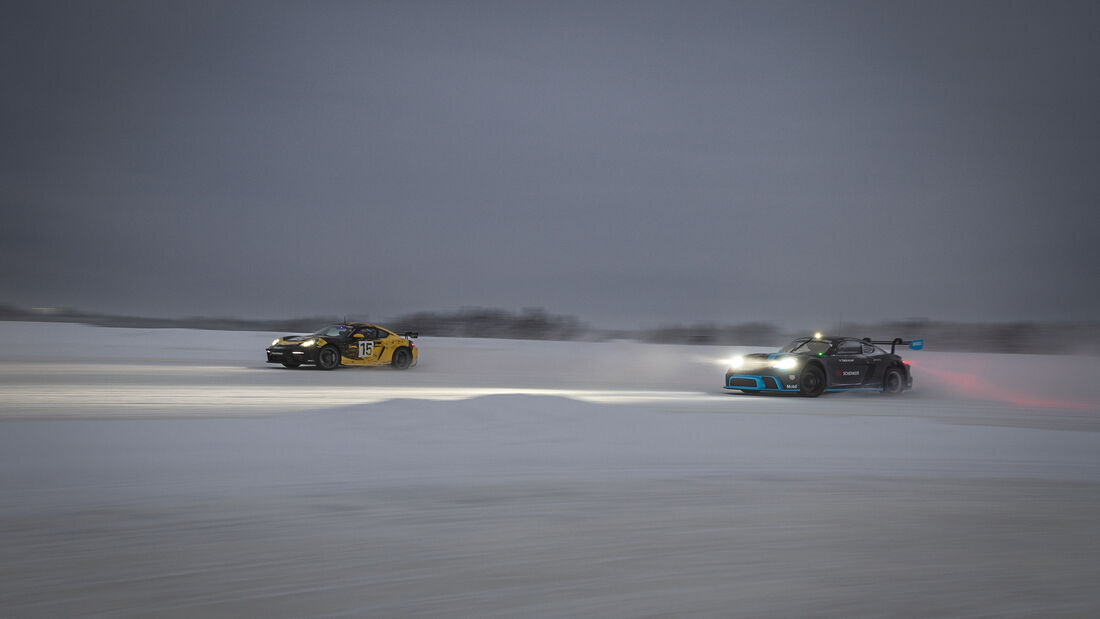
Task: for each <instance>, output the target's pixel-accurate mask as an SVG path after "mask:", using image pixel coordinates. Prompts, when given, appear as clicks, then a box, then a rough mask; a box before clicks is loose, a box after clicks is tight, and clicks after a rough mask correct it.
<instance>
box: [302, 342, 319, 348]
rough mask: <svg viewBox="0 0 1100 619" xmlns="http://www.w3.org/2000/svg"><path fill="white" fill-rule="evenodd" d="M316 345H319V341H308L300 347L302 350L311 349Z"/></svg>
mask: <svg viewBox="0 0 1100 619" xmlns="http://www.w3.org/2000/svg"><path fill="white" fill-rule="evenodd" d="M316 343H317V340H306V341H304V342H302V343H301V344H298V345H299V346H301V347H302V348H309V347H310V346H313V345H314V344H316Z"/></svg>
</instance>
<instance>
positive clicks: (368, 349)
mask: <svg viewBox="0 0 1100 619" xmlns="http://www.w3.org/2000/svg"><path fill="white" fill-rule="evenodd" d="M372 352H374V342H359V358H360V359H362V358H364V357H369V356H370V355H371V353H372Z"/></svg>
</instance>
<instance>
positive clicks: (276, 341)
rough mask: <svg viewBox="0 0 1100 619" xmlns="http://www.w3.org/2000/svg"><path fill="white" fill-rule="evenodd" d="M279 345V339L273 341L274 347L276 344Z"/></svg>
mask: <svg viewBox="0 0 1100 619" xmlns="http://www.w3.org/2000/svg"><path fill="white" fill-rule="evenodd" d="M278 343H279V338H275V339H273V340H271V345H272V346H274V345H276V344H278Z"/></svg>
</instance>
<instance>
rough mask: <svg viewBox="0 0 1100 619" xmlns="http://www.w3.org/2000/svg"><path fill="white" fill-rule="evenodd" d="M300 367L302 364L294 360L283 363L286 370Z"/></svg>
mask: <svg viewBox="0 0 1100 619" xmlns="http://www.w3.org/2000/svg"><path fill="white" fill-rule="evenodd" d="M299 365H302V362H301V361H298V360H297V359H294V360H292V361H283V367H284V368H290V369H292V370H293V369H294V368H296V367H298V366H299Z"/></svg>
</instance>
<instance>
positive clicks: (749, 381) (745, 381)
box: [730, 376, 756, 387]
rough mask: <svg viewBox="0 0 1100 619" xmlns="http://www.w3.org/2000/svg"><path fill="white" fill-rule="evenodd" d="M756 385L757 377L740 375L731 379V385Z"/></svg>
mask: <svg viewBox="0 0 1100 619" xmlns="http://www.w3.org/2000/svg"><path fill="white" fill-rule="evenodd" d="M755 386H756V379H755V378H740V377H737V376H734V377H733V378H731V379H730V387H755Z"/></svg>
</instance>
